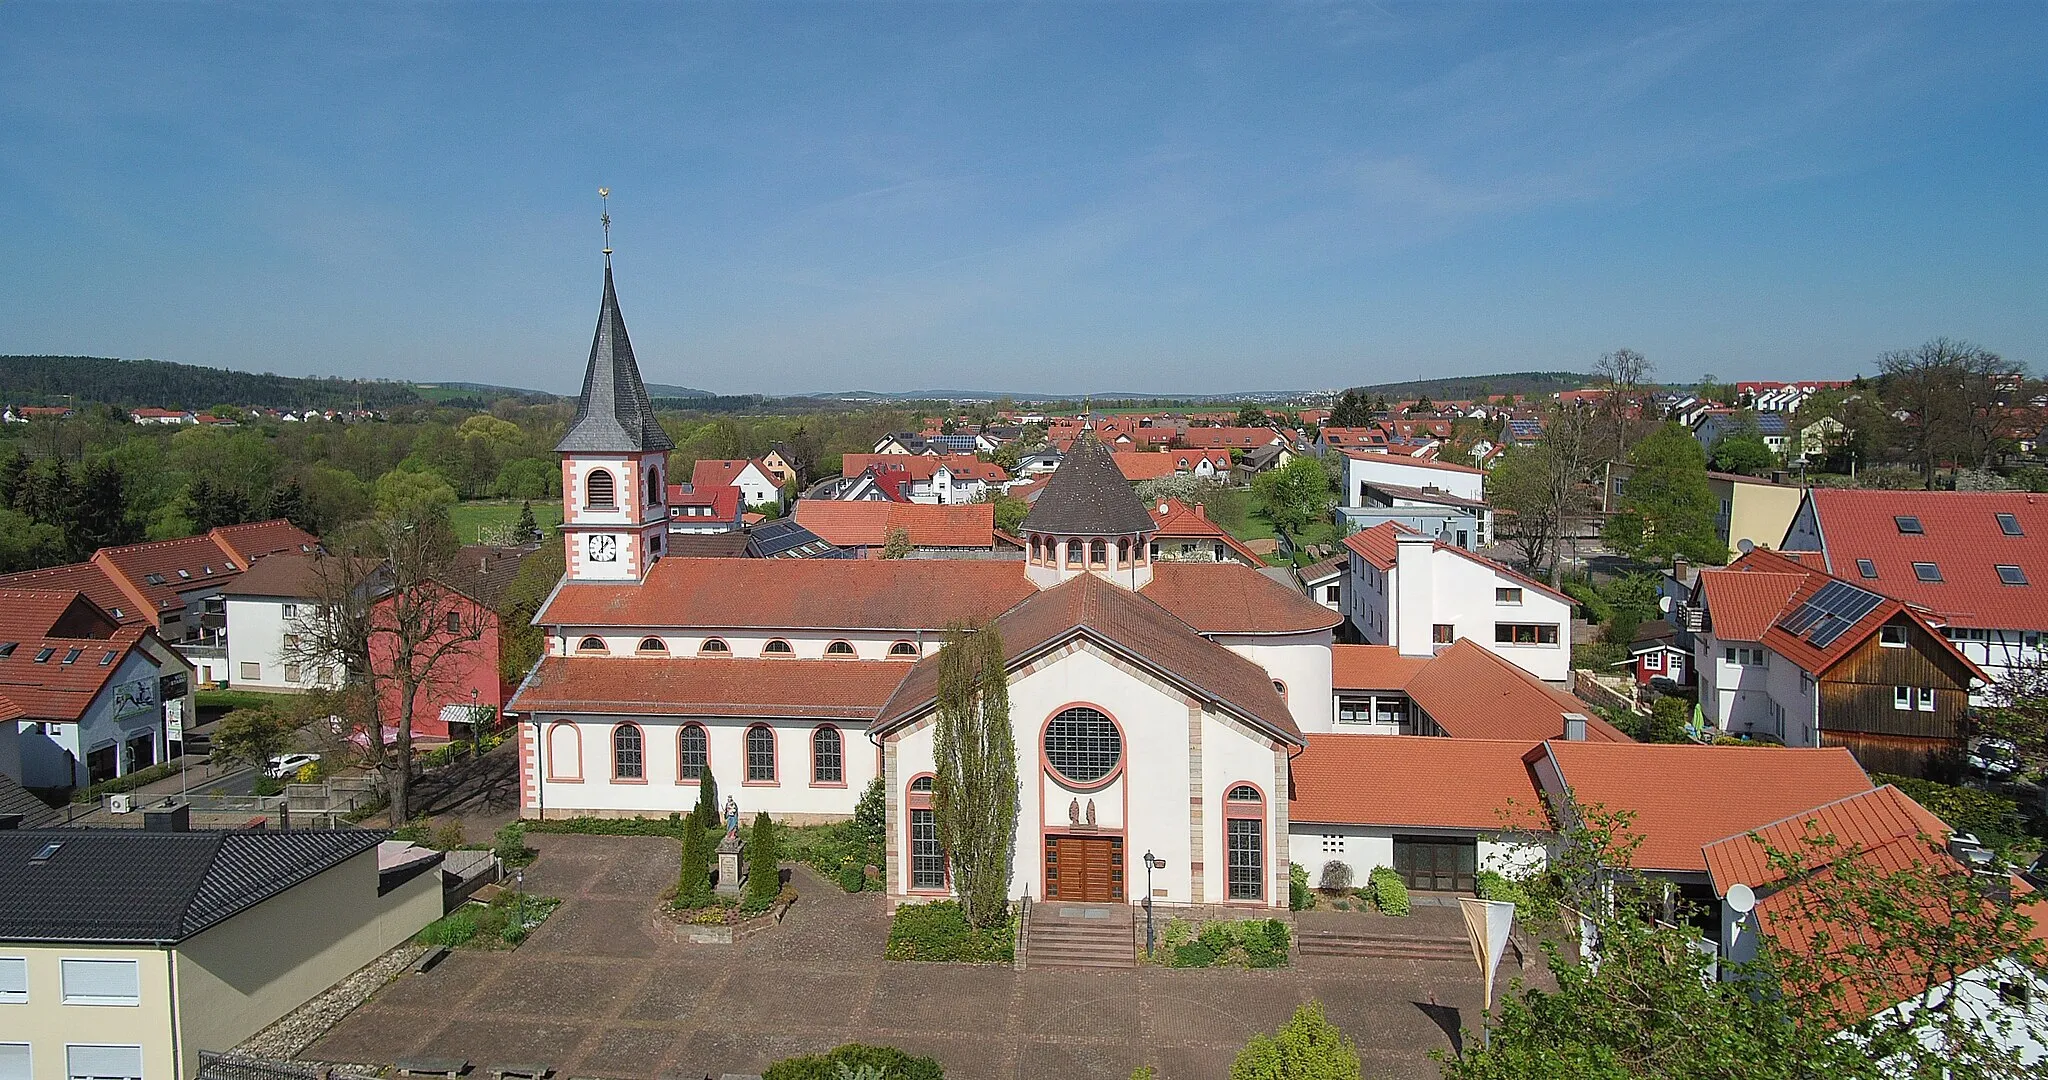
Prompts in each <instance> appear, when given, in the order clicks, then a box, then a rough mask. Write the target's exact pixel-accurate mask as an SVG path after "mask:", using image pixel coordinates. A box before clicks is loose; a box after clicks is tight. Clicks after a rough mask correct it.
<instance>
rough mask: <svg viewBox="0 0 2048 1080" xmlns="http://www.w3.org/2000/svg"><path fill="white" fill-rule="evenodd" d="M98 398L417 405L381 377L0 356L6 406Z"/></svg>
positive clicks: (408, 388) (407, 390) (409, 391)
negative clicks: (326, 376)
mask: <svg viewBox="0 0 2048 1080" xmlns="http://www.w3.org/2000/svg"><path fill="white" fill-rule="evenodd" d="M67 397H69V398H70V399H71V400H72V401H73V402H75V403H77V404H85V403H87V402H105V403H107V404H110V405H120V406H124V407H126V408H131V409H132V408H140V407H144V406H151V405H154V406H159V407H162V408H167V409H205V408H210V407H212V406H214V405H220V404H229V405H268V406H271V407H274V408H316V407H317V408H343V407H348V406H362V407H366V408H385V407H389V406H392V405H412V404H418V403H419V402H420V400H421V397H420V394H419V393H418V392H417V391H415V390H414V389H413V388H412V385H411V384H410V383H402V382H388V381H385V380H382V379H301V378H293V377H291V376H287V375H270V374H262V375H259V374H256V373H254V372H248V371H230V370H228V369H226V368H212V367H200V366H198V365H196V364H174V363H171V362H169V361H166V360H116V359H113V358H110V357H105V356H0V401H5V402H7V403H8V404H12V405H62V404H65V403H66V401H65V399H66V398H67Z"/></svg>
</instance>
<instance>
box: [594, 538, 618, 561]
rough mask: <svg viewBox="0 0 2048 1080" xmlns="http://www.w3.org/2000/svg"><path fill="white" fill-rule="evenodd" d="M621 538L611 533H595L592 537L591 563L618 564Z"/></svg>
mask: <svg viewBox="0 0 2048 1080" xmlns="http://www.w3.org/2000/svg"><path fill="white" fill-rule="evenodd" d="M618 558H619V538H618V537H616V536H613V535H612V534H610V533H594V534H592V535H591V537H590V561H591V562H617V561H618Z"/></svg>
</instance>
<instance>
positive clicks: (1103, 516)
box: [1021, 428, 1158, 536]
mask: <svg viewBox="0 0 2048 1080" xmlns="http://www.w3.org/2000/svg"><path fill="white" fill-rule="evenodd" d="M1021 528H1022V530H1023V531H1024V532H1044V533H1063V534H1074V535H1080V536H1123V535H1128V534H1132V533H1146V532H1152V531H1154V530H1156V529H1157V528H1158V526H1157V525H1155V524H1154V523H1153V521H1152V515H1151V514H1148V513H1146V512H1145V504H1144V503H1141V502H1139V501H1138V496H1137V494H1136V493H1135V492H1133V491H1132V490H1131V482H1130V481H1129V480H1126V479H1124V473H1123V470H1122V469H1119V468H1117V467H1116V461H1115V459H1113V458H1111V457H1110V456H1109V448H1108V447H1106V446H1104V445H1102V440H1101V439H1098V438H1096V437H1095V431H1094V430H1093V429H1092V428H1090V429H1088V430H1084V431H1082V432H1081V434H1080V437H1078V438H1076V439H1075V440H1074V444H1073V445H1072V446H1070V447H1068V448H1067V452H1066V455H1065V456H1064V457H1062V458H1060V467H1059V468H1058V469H1056V470H1054V472H1053V474H1052V479H1051V480H1049V481H1047V482H1046V485H1045V490H1044V491H1042V492H1040V493H1039V496H1038V501H1037V502H1036V503H1033V504H1032V507H1031V513H1030V514H1028V515H1026V516H1025V518H1024V524H1023V525H1022V526H1021Z"/></svg>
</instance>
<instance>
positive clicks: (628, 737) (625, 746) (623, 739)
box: [612, 724, 647, 780]
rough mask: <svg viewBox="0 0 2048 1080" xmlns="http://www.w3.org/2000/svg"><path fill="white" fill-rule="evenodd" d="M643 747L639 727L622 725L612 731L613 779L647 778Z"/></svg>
mask: <svg viewBox="0 0 2048 1080" xmlns="http://www.w3.org/2000/svg"><path fill="white" fill-rule="evenodd" d="M642 746H643V744H642V742H641V738H640V727H639V725H637V724H620V725H619V726H618V727H616V728H613V729H612V779H614V780H644V779H646V778H647V769H646V763H645V758H644V757H643V755H642Z"/></svg>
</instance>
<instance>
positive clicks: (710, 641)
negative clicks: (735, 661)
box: [697, 638, 732, 656]
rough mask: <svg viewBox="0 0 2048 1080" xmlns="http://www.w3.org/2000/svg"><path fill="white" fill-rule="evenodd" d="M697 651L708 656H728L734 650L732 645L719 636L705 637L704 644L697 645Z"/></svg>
mask: <svg viewBox="0 0 2048 1080" xmlns="http://www.w3.org/2000/svg"><path fill="white" fill-rule="evenodd" d="M697 651H698V652H699V653H702V654H704V655H706V656H726V655H729V654H730V653H731V652H732V646H730V645H727V644H726V643H725V642H723V641H721V640H719V639H718V638H705V639H704V644H702V645H699V646H697Z"/></svg>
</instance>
